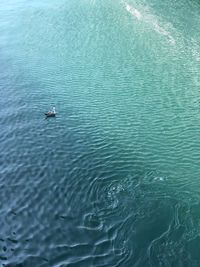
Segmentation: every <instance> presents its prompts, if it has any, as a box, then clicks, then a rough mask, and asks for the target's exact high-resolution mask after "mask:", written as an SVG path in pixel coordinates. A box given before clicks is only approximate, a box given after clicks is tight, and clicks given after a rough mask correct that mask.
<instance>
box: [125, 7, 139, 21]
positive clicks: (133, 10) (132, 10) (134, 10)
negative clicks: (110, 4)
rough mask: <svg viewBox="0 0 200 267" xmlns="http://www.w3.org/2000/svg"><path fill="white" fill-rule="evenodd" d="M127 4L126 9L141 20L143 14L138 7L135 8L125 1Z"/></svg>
mask: <svg viewBox="0 0 200 267" xmlns="http://www.w3.org/2000/svg"><path fill="white" fill-rule="evenodd" d="M125 5H126V10H127V11H128V12H129V13H130V14H131V15H133V16H134V17H136V18H137V19H138V20H141V18H142V15H141V13H140V12H139V11H138V10H137V9H136V8H134V7H133V6H131V5H129V4H128V3H125Z"/></svg>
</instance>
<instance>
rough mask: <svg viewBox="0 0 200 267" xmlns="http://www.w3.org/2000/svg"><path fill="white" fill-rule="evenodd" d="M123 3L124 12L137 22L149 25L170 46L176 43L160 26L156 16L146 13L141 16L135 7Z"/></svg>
mask: <svg viewBox="0 0 200 267" xmlns="http://www.w3.org/2000/svg"><path fill="white" fill-rule="evenodd" d="M124 3H125V8H126V10H127V11H128V12H129V13H130V14H131V15H133V16H134V17H135V18H137V19H138V20H142V21H143V22H145V23H147V24H148V25H150V26H151V27H152V28H153V30H154V31H156V32H157V33H159V34H160V35H163V36H165V37H166V38H167V39H168V41H169V42H170V43H171V44H175V43H176V42H175V39H174V38H173V37H172V35H171V33H170V32H169V31H167V30H165V29H164V27H161V26H160V24H159V22H158V20H157V17H156V16H154V15H151V14H149V13H147V12H145V13H144V14H141V12H140V11H139V10H138V9H136V8H135V7H133V6H132V5H130V4H128V3H127V2H124Z"/></svg>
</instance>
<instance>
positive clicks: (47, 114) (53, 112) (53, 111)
mask: <svg viewBox="0 0 200 267" xmlns="http://www.w3.org/2000/svg"><path fill="white" fill-rule="evenodd" d="M44 114H45V115H46V116H47V117H55V116H56V109H55V108H54V107H53V109H52V110H50V111H48V112H46V113H44Z"/></svg>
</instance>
